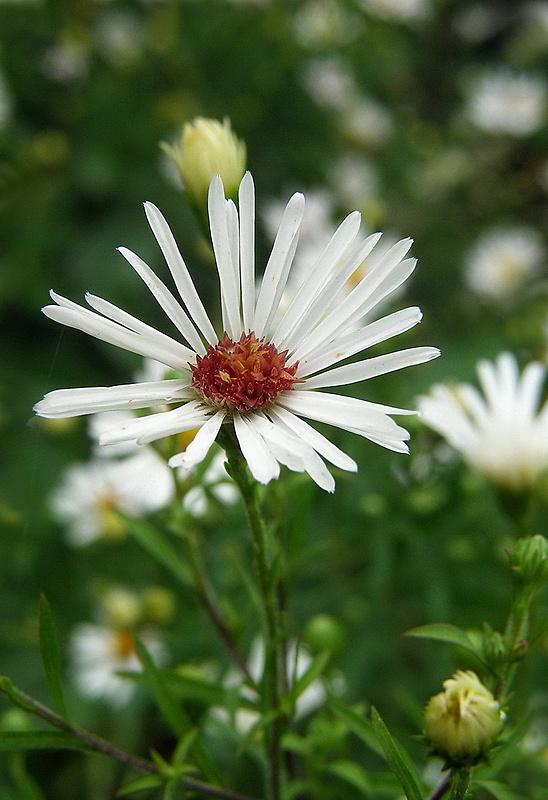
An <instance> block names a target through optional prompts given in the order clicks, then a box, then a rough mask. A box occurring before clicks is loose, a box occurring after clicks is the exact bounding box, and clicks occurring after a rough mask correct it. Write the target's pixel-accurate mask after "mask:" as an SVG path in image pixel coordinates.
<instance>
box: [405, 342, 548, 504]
mask: <svg viewBox="0 0 548 800" xmlns="http://www.w3.org/2000/svg"><path fill="white" fill-rule="evenodd" d="M477 370H478V376H479V382H480V386H481V390H482V392H483V394H482V392H480V391H478V389H477V388H476V387H475V386H471V385H469V384H458V385H456V386H452V387H451V386H444V385H442V384H438V385H436V386H434V387H432V389H431V391H430V393H429V394H428V395H426V396H424V397H422V398H419V403H418V406H419V410H420V411H421V413H422V417H423V420H424V422H425V423H426V424H427V425H429V426H430V427H431V428H433V429H434V430H435V431H437V432H438V433H440V434H441V435H442V436H443V437H444V438H445V439H446V440H447V441H448V442H449V444H450V445H452V446H453V447H454V448H455V449H456V450H458V451H459V452H460V453H461V455H462V457H463V458H464V460H465V461H466V462H467V463H468V464H470V466H472V467H473V468H474V469H476V470H477V471H478V472H479V473H480V474H482V475H484V476H485V477H486V478H487V480H489V481H490V482H491V483H493V484H494V485H495V486H498V487H501V488H505V489H510V490H512V491H523V490H525V489H527V488H530V487H531V486H533V485H534V484H535V483H536V482H537V481H538V479H539V478H540V477H541V475H542V474H543V473H545V472H546V471H547V470H548V402H546V403H544V405H543V406H542V407H541V397H542V387H543V383H544V378H545V375H546V367H545V366H544V365H543V364H541V363H539V362H536V361H533V362H531V363H529V364H528V365H527V366H526V367H525V369H524V370H523V372H522V373H521V375H520V372H519V369H518V365H517V362H516V359H515V358H514V356H513V355H511V354H510V353H501V354H500V355H499V356H498V358H497V360H496V362H495V363H494V364H493V363H491V362H489V361H480V362H479V363H478V367H477Z"/></svg>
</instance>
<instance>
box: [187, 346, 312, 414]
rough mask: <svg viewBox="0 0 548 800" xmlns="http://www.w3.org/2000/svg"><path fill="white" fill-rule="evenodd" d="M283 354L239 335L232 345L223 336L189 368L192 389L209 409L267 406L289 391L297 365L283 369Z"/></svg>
mask: <svg viewBox="0 0 548 800" xmlns="http://www.w3.org/2000/svg"><path fill="white" fill-rule="evenodd" d="M286 356H287V350H284V351H282V352H278V350H277V349H276V346H275V345H273V344H271V343H269V342H265V340H264V339H257V337H256V336H255V334H254V333H253V332H251V331H250V332H249V333H242V335H241V336H240V338H239V340H238V341H237V342H234V341H233V340H232V339H231V338H230V337H229V336H228V335H227V334H226V333H224V334H223V338H222V339H221V340H220V341H219V342H218V343H217V344H216V345H210V346H209V347H208V349H207V352H206V354H205V355H204V356H196V364H195V365H192V364H190V369H191V371H192V386H193V387H194V388H195V389H197V390H198V391H199V392H200V393H201V394H202V395H203V397H204V399H205V400H206V401H208V402H210V403H211V404H212V405H215V406H219V407H220V408H225V409H234V410H235V411H250V410H252V409H257V408H265V407H266V406H269V405H270V404H271V403H272V402H273V401H274V400H275V398H276V397H277V395H278V394H279V393H280V392H283V391H285V390H286V389H291V388H292V386H293V384H294V383H295V381H296V380H298V379H297V378H296V377H295V372H296V371H297V367H298V365H299V364H298V362H295V364H292V365H291V366H286V364H285V360H286Z"/></svg>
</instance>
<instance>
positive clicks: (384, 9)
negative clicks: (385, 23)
mask: <svg viewBox="0 0 548 800" xmlns="http://www.w3.org/2000/svg"><path fill="white" fill-rule="evenodd" d="M361 4H362V6H363V7H364V9H365V10H366V11H368V12H369V13H370V14H373V15H374V16H376V17H381V18H382V19H387V20H396V21H398V22H415V21H416V20H420V19H424V18H425V17H428V16H430V14H431V12H432V5H431V2H430V0H361Z"/></svg>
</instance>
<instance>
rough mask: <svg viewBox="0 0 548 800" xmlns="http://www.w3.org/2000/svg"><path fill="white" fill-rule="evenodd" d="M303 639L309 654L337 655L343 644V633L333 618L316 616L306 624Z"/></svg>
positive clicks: (324, 615)
mask: <svg viewBox="0 0 548 800" xmlns="http://www.w3.org/2000/svg"><path fill="white" fill-rule="evenodd" d="M303 639H304V641H305V642H306V645H307V646H308V648H309V649H310V652H311V653H321V652H323V651H325V650H327V651H328V652H329V653H337V652H339V651H340V650H341V649H342V647H343V644H344V631H343V629H342V627H341V625H340V624H339V623H338V622H337V620H336V619H334V618H333V617H330V616H329V615H328V614H317V615H316V616H315V617H312V619H310V620H309V621H308V622H307V624H306V628H305V630H304V634H303Z"/></svg>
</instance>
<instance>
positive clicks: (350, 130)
mask: <svg viewBox="0 0 548 800" xmlns="http://www.w3.org/2000/svg"><path fill="white" fill-rule="evenodd" d="M340 127H341V130H342V132H343V134H344V135H345V136H346V137H347V139H349V140H350V141H351V142H352V143H353V144H356V145H359V146H360V147H379V146H380V145H382V144H384V143H385V142H386V141H387V139H389V138H390V136H391V135H392V131H393V129H394V123H393V119H392V115H391V114H390V111H389V110H388V109H387V108H386V106H384V105H383V104H382V103H380V102H379V101H378V100H375V99H374V98H372V97H364V96H359V97H356V98H355V100H354V102H352V103H349V104H348V105H347V106H346V107H345V108H344V109H343V110H342V111H341V115H340Z"/></svg>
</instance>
